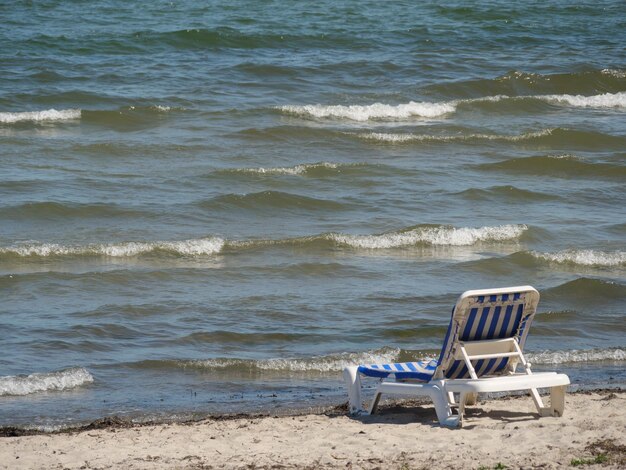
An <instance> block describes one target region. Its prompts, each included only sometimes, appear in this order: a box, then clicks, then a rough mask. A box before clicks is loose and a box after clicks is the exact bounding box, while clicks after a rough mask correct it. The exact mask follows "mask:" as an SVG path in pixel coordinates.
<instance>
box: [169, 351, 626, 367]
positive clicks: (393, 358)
mask: <svg viewBox="0 0 626 470" xmlns="http://www.w3.org/2000/svg"><path fill="white" fill-rule="evenodd" d="M400 353H401V350H400V349H399V348H388V347H385V348H382V349H378V350H370V351H363V352H356V353H343V354H337V355H329V356H314V357H310V358H303V359H295V358H291V359H288V358H287V359H264V360H258V361H253V360H244V359H206V360H190V361H176V364H177V366H179V367H183V368H200V369H209V370H227V369H231V370H232V369H240V370H241V369H244V370H245V369H252V370H259V371H266V372H272V371H275V372H323V373H326V372H339V371H342V370H343V369H344V368H346V367H349V366H356V365H359V364H389V363H393V362H397V361H399V360H400ZM413 354H415V353H413ZM436 354H437V353H436ZM526 358H527V359H528V360H529V361H530V362H531V363H533V364H562V363H580V362H597V361H626V350H624V349H619V348H618V349H590V350H569V351H540V352H534V353H533V352H530V353H527V354H526ZM430 359H436V356H435V357H433V355H432V353H428V354H424V355H423V356H421V357H416V358H414V359H413V360H430Z"/></svg>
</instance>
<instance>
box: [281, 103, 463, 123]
mask: <svg viewBox="0 0 626 470" xmlns="http://www.w3.org/2000/svg"><path fill="white" fill-rule="evenodd" d="M278 109H280V110H281V111H282V112H284V113H287V114H295V115H298V116H305V117H314V118H338V119H348V120H351V121H360V122H363V121H369V120H397V119H407V118H410V117H425V118H435V117H440V116H443V115H445V114H450V113H453V112H454V111H455V110H456V102H455V101H449V102H441V103H428V102H415V101H411V102H409V103H404V104H398V105H390V104H383V103H374V104H370V105H363V106H361V105H351V106H341V105H334V106H333V105H329V106H324V105H321V104H315V105H305V106H281V107H279V108H278Z"/></svg>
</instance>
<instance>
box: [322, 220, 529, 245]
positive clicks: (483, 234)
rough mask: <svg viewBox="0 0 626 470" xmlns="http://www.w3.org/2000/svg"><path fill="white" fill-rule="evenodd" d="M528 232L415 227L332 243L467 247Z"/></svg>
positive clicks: (337, 237) (510, 227) (346, 237)
mask: <svg viewBox="0 0 626 470" xmlns="http://www.w3.org/2000/svg"><path fill="white" fill-rule="evenodd" d="M526 230H528V227H527V226H526V225H500V226H496V227H479V228H469V227H462V228H455V227H449V226H439V227H423V226H421V227H416V228H412V229H409V230H405V231H401V232H389V233H383V234H379V235H344V234H330V235H328V237H330V238H331V239H332V240H333V241H335V242H336V243H338V244H342V245H348V246H350V247H353V248H365V249H381V248H383V249H384V248H398V247H404V246H413V245H418V244H427V245H452V246H468V245H474V244H477V243H480V242H489V241H511V240H516V239H519V238H520V237H521V235H522V234H523V233H524V232H525V231H526Z"/></svg>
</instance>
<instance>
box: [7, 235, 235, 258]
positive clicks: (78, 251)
mask: <svg viewBox="0 0 626 470" xmlns="http://www.w3.org/2000/svg"><path fill="white" fill-rule="evenodd" d="M224 243H225V242H224V240H223V239H221V238H216V237H214V238H201V239H195V240H182V241H159V242H126V243H118V244H110V245H99V244H92V245H85V246H65V245H58V244H55V243H42V244H31V245H23V246H12V247H7V248H0V254H11V255H17V256H24V257H26V256H41V257H46V256H67V255H74V256H80V255H99V256H110V257H114V258H123V257H131V256H138V255H141V254H147V253H150V252H153V251H156V250H163V251H168V252H172V253H175V254H179V255H211V254H215V253H219V252H220V251H221V250H222V248H223V247H224Z"/></svg>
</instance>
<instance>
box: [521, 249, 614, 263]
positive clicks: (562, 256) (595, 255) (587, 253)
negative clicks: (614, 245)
mask: <svg viewBox="0 0 626 470" xmlns="http://www.w3.org/2000/svg"><path fill="white" fill-rule="evenodd" d="M531 255H533V256H534V257H535V258H539V259H542V260H546V261H549V262H552V263H563V264H578V265H580V266H622V265H626V251H614V252H605V251H594V250H564V251H559V252H556V253H539V252H536V251H532V252H531Z"/></svg>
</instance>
